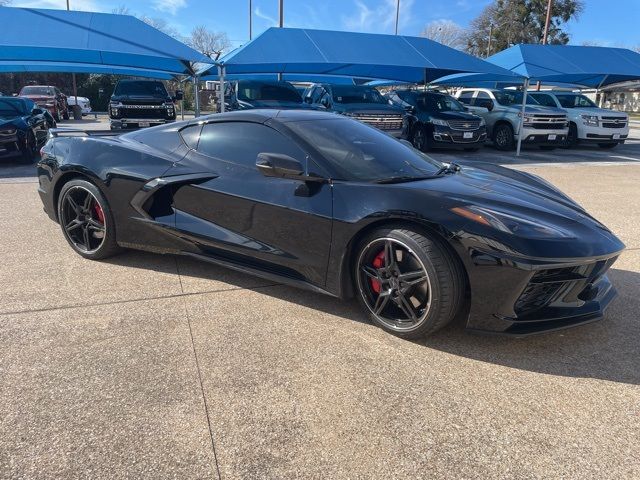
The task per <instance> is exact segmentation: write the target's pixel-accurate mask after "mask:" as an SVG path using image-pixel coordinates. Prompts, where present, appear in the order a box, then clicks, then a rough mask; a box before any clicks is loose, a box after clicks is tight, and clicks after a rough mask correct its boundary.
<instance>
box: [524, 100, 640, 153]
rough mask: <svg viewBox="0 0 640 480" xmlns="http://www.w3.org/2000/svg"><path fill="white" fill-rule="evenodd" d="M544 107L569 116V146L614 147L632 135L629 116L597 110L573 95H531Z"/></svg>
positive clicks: (591, 103)
mask: <svg viewBox="0 0 640 480" xmlns="http://www.w3.org/2000/svg"><path fill="white" fill-rule="evenodd" d="M529 95H531V96H532V97H533V98H535V99H536V101H537V102H538V103H540V104H542V105H546V106H549V107H558V108H561V109H563V110H564V111H565V112H567V116H568V117H569V137H568V139H567V143H568V145H569V146H574V145H577V144H578V143H596V144H598V146H599V147H600V148H613V147H615V146H616V145H618V144H619V143H624V141H625V140H626V139H627V137H628V136H629V116H628V115H627V114H626V113H624V112H614V111H612V110H606V109H604V108H598V106H597V105H596V104H595V103H593V102H592V101H591V100H590V99H589V98H588V97H586V96H584V95H581V94H579V93H572V92H530V93H529Z"/></svg>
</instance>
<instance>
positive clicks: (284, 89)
mask: <svg viewBox="0 0 640 480" xmlns="http://www.w3.org/2000/svg"><path fill="white" fill-rule="evenodd" d="M228 106H229V107H230V110H246V109H251V108H277V109H284V110H286V109H291V108H307V109H308V108H310V107H309V105H307V104H305V103H304V102H303V101H302V97H301V96H300V92H298V90H296V87H294V86H293V85H291V84H290V83H289V82H285V81H276V80H239V81H237V82H235V85H234V92H233V93H232V94H231V98H230V100H229V102H228Z"/></svg>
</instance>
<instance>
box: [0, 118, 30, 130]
mask: <svg viewBox="0 0 640 480" xmlns="http://www.w3.org/2000/svg"><path fill="white" fill-rule="evenodd" d="M25 126H26V122H25V119H24V117H22V116H16V117H12V118H8V117H0V129H3V128H6V127H16V128H24V127H25Z"/></svg>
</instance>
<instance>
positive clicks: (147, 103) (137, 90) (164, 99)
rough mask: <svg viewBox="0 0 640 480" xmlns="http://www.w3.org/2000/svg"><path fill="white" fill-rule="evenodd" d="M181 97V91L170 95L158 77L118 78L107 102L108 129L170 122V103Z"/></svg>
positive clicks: (172, 115)
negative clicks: (151, 78)
mask: <svg viewBox="0 0 640 480" xmlns="http://www.w3.org/2000/svg"><path fill="white" fill-rule="evenodd" d="M181 99H182V92H181V91H179V90H178V91H177V92H176V93H175V95H174V96H173V97H172V96H170V95H169V93H168V92H167V89H166V88H165V86H164V84H163V83H162V82H161V81H159V80H128V79H127V80H118V83H117V84H116V87H115V88H114V90H113V95H111V99H110V101H109V123H110V126H111V130H120V129H127V128H142V127H150V126H152V125H162V124H164V123H169V122H173V121H175V119H176V108H175V104H174V102H175V101H176V100H181Z"/></svg>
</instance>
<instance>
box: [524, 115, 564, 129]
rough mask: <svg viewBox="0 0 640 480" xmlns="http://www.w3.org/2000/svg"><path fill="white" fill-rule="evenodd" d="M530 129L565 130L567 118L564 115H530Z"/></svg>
mask: <svg viewBox="0 0 640 480" xmlns="http://www.w3.org/2000/svg"><path fill="white" fill-rule="evenodd" d="M531 118H532V119H533V122H532V123H531V124H530V125H527V126H530V127H532V128H537V129H540V130H562V129H565V128H567V117H566V116H565V115H531Z"/></svg>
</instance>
